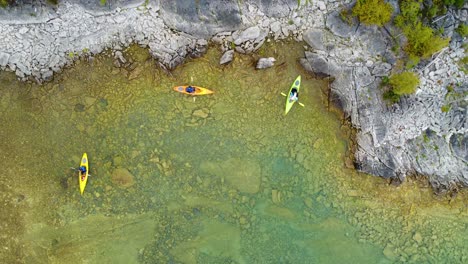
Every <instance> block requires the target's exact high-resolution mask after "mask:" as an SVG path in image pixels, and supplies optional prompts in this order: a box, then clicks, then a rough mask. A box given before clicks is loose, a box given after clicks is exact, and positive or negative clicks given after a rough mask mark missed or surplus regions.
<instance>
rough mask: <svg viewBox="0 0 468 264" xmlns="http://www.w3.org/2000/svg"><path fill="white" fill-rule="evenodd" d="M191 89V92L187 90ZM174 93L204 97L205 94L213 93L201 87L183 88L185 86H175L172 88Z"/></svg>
mask: <svg viewBox="0 0 468 264" xmlns="http://www.w3.org/2000/svg"><path fill="white" fill-rule="evenodd" d="M189 87H191V88H192V90H188V89H187V88H189ZM172 89H174V91H176V92H179V93H183V94H188V95H205V94H212V93H213V91H211V90H209V89H206V88H203V87H200V86H194V85H192V86H185V85H181V86H175V87H174V88H172Z"/></svg>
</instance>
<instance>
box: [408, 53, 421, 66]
mask: <svg viewBox="0 0 468 264" xmlns="http://www.w3.org/2000/svg"><path fill="white" fill-rule="evenodd" d="M419 61H420V59H419V57H418V56H414V55H412V54H410V55H409V56H408V61H407V62H406V66H405V67H406V69H407V70H409V69H412V68H414V67H415V66H416V65H418V63H419Z"/></svg>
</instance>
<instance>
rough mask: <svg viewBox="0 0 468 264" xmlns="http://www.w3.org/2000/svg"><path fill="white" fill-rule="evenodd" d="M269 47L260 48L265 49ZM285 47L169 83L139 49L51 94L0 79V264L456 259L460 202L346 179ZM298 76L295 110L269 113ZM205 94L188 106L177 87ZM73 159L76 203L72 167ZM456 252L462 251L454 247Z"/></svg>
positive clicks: (184, 72)
mask: <svg viewBox="0 0 468 264" xmlns="http://www.w3.org/2000/svg"><path fill="white" fill-rule="evenodd" d="M268 45H269V44H268ZM302 53H303V51H302V46H301V45H300V44H297V43H291V44H288V43H283V44H276V45H269V46H265V47H264V48H262V50H261V51H260V55H261V56H274V57H276V58H277V66H275V67H274V68H271V69H267V70H255V69H254V65H255V58H252V57H249V56H241V55H238V54H236V56H237V57H236V58H235V60H234V62H233V63H232V64H230V65H227V66H219V65H218V59H219V57H220V52H219V51H218V50H216V49H215V48H212V49H210V50H209V52H208V54H207V55H206V56H204V57H202V58H199V59H195V60H193V61H189V62H187V63H186V64H184V65H182V66H180V67H179V68H177V69H176V70H175V71H173V72H171V73H166V72H164V71H162V70H160V69H159V68H157V67H156V66H155V62H154V61H152V60H151V59H150V58H149V56H148V54H147V52H146V51H145V50H141V49H139V48H137V47H132V48H130V49H129V50H128V51H127V55H126V56H127V59H129V63H127V64H126V65H125V67H124V68H122V69H118V68H115V67H114V66H113V61H112V59H111V58H110V57H109V56H106V55H102V56H98V57H96V58H94V59H93V60H92V61H81V62H77V64H76V65H75V66H74V67H73V68H70V69H66V70H64V72H63V73H62V74H60V75H59V76H57V77H56V80H54V81H53V82H52V83H47V84H45V85H31V84H24V83H18V82H16V81H14V79H13V77H12V75H11V74H6V73H2V74H1V75H0V95H1V99H0V110H1V112H2V114H1V116H0V121H1V122H2V126H0V137H1V138H2V141H1V142H0V148H1V150H2V154H1V155H2V159H1V161H0V166H1V167H2V168H3V170H4V171H3V173H2V177H0V190H1V195H2V200H3V201H4V203H3V205H2V214H1V216H0V217H1V221H2V224H1V225H0V226H1V227H2V236H1V237H0V243H1V245H2V249H0V250H1V251H0V254H1V255H0V257H1V258H2V259H4V260H6V261H7V262H8V263H140V262H141V263H390V262H395V261H397V262H414V263H420V262H440V261H442V262H466V261H468V254H467V252H468V250H467V247H468V246H467V243H464V241H465V237H467V235H468V232H467V230H466V225H467V219H468V218H467V215H468V211H467V206H466V201H467V199H466V195H465V194H464V193H460V194H458V196H456V197H455V196H452V197H448V198H437V197H434V196H433V195H432V193H431V189H430V188H429V187H428V186H426V185H424V184H422V183H419V182H418V181H414V180H412V181H408V182H406V183H405V184H403V185H402V186H399V187H396V186H391V185H388V182H387V181H385V180H383V179H379V178H375V177H370V176H366V175H362V174H358V173H356V172H354V171H352V170H349V169H346V168H345V167H344V165H343V164H344V153H345V151H346V148H347V147H346V144H347V142H346V140H345V136H344V133H345V132H346V128H345V127H342V126H341V124H340V121H339V120H338V118H337V116H336V115H334V114H332V113H330V112H329V111H327V109H326V108H325V106H324V102H325V101H326V100H325V99H324V95H323V92H322V91H323V90H325V88H326V83H325V82H323V81H319V80H315V79H313V78H311V77H310V76H309V75H307V74H306V73H305V72H303V71H302V70H301V68H300V66H299V65H298V63H297V58H299V57H301V56H302ZM299 74H301V75H302V79H303V84H302V87H301V102H302V103H304V105H305V107H300V106H299V105H295V106H294V107H293V109H292V110H291V111H290V113H289V114H288V115H287V116H284V115H283V110H284V97H282V96H281V94H280V93H281V92H285V91H287V90H288V88H289V87H290V85H291V82H292V81H293V80H294V79H295V77H296V76H297V75H299ZM185 84H195V85H199V86H202V87H207V88H210V89H212V90H214V91H215V94H214V95H211V96H200V97H188V96H185V95H182V94H179V93H176V92H174V91H172V87H173V86H175V85H185ZM83 152H87V153H88V156H89V159H90V167H91V168H90V173H91V175H92V176H91V177H90V179H89V181H88V186H87V187H86V190H85V193H84V196H80V194H79V188H78V179H77V178H78V177H77V175H75V173H73V171H72V170H71V169H70V167H76V166H78V164H79V160H80V157H81V155H82V153H83ZM465 242H466V241H465Z"/></svg>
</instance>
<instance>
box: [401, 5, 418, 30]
mask: <svg viewBox="0 0 468 264" xmlns="http://www.w3.org/2000/svg"><path fill="white" fill-rule="evenodd" d="M420 20H421V5H420V4H419V2H417V1H412V0H403V1H401V2H400V14H399V15H398V16H397V17H396V18H395V25H397V26H398V27H400V28H403V27H404V26H405V25H415V24H416V23H417V22H418V21H420Z"/></svg>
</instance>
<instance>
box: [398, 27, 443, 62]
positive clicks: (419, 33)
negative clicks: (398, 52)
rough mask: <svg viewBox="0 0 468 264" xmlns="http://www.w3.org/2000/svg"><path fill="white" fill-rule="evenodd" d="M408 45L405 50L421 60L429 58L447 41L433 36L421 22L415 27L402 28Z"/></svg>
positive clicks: (428, 28)
mask: <svg viewBox="0 0 468 264" xmlns="http://www.w3.org/2000/svg"><path fill="white" fill-rule="evenodd" d="M403 32H404V33H405V36H406V38H407V39H408V44H407V45H406V47H405V50H406V51H407V52H408V53H409V54H410V55H414V56H418V57H421V58H423V59H425V58H429V57H430V56H432V54H434V53H435V52H437V51H439V50H441V49H442V48H443V47H445V46H447V45H448V43H449V39H448V38H446V39H444V38H441V37H438V36H434V32H433V30H432V29H431V28H430V27H426V26H423V25H422V23H421V22H417V23H416V24H415V25H407V26H405V27H404V28H403Z"/></svg>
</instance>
